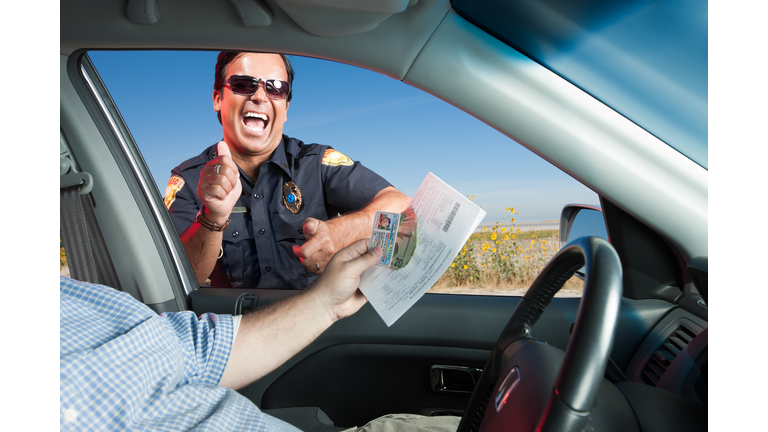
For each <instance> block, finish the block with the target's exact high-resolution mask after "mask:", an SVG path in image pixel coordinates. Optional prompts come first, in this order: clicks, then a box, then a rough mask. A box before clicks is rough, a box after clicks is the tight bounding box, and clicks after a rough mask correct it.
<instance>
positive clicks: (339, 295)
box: [219, 239, 381, 389]
mask: <svg viewBox="0 0 768 432" xmlns="http://www.w3.org/2000/svg"><path fill="white" fill-rule="evenodd" d="M367 249H368V241H367V240H365V239H363V240H359V241H357V242H354V243H352V244H351V245H350V246H348V247H346V248H344V249H342V250H340V251H339V252H338V253H337V254H336V255H335V256H334V257H333V259H332V260H331V261H330V262H329V263H328V266H327V267H326V270H325V272H324V273H323V274H322V276H321V277H320V278H319V279H318V280H317V281H315V283H314V284H312V285H311V286H310V287H309V289H307V290H306V291H302V292H300V293H298V294H296V295H294V296H292V297H290V298H288V299H285V300H283V301H281V302H279V303H276V304H273V305H270V306H268V307H266V308H264V309H260V310H258V311H256V312H254V313H252V314H249V315H246V316H244V317H243V318H242V321H241V323H240V327H239V328H238V330H237V335H236V337H235V341H234V343H233V344H232V351H231V353H230V356H229V360H228V362H227V367H226V369H225V370H224V374H223V376H222V378H221V381H220V382H219V385H220V386H225V387H230V388H233V389H238V388H241V387H244V386H246V385H248V384H250V383H252V382H254V381H256V380H257V379H259V378H261V377H263V376H264V375H266V374H268V373H269V372H271V371H273V370H274V369H276V368H277V367H278V366H280V365H281V364H283V363H285V362H286V361H287V360H289V359H290V358H291V357H293V356H294V355H295V354H296V353H298V352H299V351H301V350H302V349H304V347H306V346H307V345H309V344H310V343H311V342H312V341H314V340H315V339H316V338H317V337H318V336H320V334H322V333H323V332H324V331H325V330H326V329H327V328H328V327H330V326H331V324H333V323H334V322H336V321H338V320H340V319H342V318H345V317H347V316H350V315H352V314H353V313H355V312H357V310H358V309H360V308H361V307H362V306H363V305H364V304H365V302H366V301H367V300H366V298H365V296H363V293H362V292H360V290H358V286H359V285H360V276H361V275H362V273H363V271H365V270H366V269H368V268H370V267H373V266H374V265H375V264H376V262H377V261H378V259H379V258H380V257H381V249H380V248H378V247H377V248H373V249H372V250H371V251H368V250H367Z"/></svg>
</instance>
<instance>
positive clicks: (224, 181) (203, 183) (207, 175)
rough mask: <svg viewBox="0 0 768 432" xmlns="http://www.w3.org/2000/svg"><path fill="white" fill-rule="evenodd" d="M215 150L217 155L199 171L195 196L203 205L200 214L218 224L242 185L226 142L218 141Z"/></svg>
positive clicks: (225, 214)
mask: <svg viewBox="0 0 768 432" xmlns="http://www.w3.org/2000/svg"><path fill="white" fill-rule="evenodd" d="M217 150H218V156H217V157H216V158H215V159H213V160H211V161H209V162H208V163H206V164H205V167H203V170H202V171H201V172H200V181H199V182H198V184H197V196H199V197H200V200H201V201H203V205H204V206H205V209H204V210H203V211H202V213H201V214H202V216H204V217H205V218H206V219H207V220H209V221H211V222H214V223H216V224H218V225H224V223H226V221H227V220H228V219H229V215H230V213H232V208H233V207H234V206H235V203H237V199H238V198H240V195H241V194H242V192H243V185H242V183H240V171H239V170H238V169H237V165H236V164H235V161H234V160H232V153H231V152H230V151H229V146H227V143H225V142H224V141H219V144H218V147H217Z"/></svg>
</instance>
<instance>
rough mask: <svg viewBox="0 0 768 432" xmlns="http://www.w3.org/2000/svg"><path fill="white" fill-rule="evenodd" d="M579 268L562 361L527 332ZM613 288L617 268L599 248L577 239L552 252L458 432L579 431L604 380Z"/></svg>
mask: <svg viewBox="0 0 768 432" xmlns="http://www.w3.org/2000/svg"><path fill="white" fill-rule="evenodd" d="M582 265H583V266H585V268H586V282H585V284H584V294H583V297H582V299H581V304H580V306H579V311H578V314H577V317H576V323H575V325H574V327H573V332H572V334H571V338H570V341H569V342H568V347H567V349H566V351H565V353H563V351H562V350H560V349H558V348H555V347H552V346H550V345H548V344H546V343H544V342H542V341H539V340H536V339H534V338H532V337H531V328H532V327H533V325H534V324H536V321H538V319H539V317H541V315H542V313H543V312H544V309H545V308H546V307H547V305H549V303H550V302H551V301H552V298H554V296H555V294H556V293H557V292H558V291H559V290H560V288H562V286H563V284H564V283H565V282H566V281H567V280H568V279H569V278H570V277H571V276H573V274H574V273H575V272H576V270H578V269H579V268H581V267H582ZM621 287H622V270H621V262H620V260H619V256H618V254H617V253H616V251H615V250H614V249H613V246H611V245H610V244H609V243H608V242H607V241H605V240H603V239H601V238H598V237H581V238H578V239H576V240H574V241H572V242H570V243H569V244H568V245H566V246H565V247H564V248H563V249H562V250H560V251H559V252H558V253H557V254H556V255H555V256H554V257H553V258H552V260H550V262H549V263H548V264H547V266H546V267H545V268H544V269H543V270H542V271H541V273H540V274H539V276H538V277H537V278H536V280H535V281H534V282H533V284H532V285H531V287H530V288H529V289H528V292H527V293H526V294H525V296H524V297H523V299H522V300H521V301H520V304H519V305H518V306H517V308H516V309H515V311H514V313H513V314H512V318H510V320H509V322H508V323H507V326H506V327H505V328H504V331H503V332H502V333H501V336H500V337H499V340H498V342H497V343H496V346H495V347H494V348H493V351H492V352H491V355H490V357H489V358H488V361H487V363H486V365H485V367H484V368H483V373H482V375H481V376H480V378H479V380H478V383H477V386H476V387H475V391H474V393H473V394H472V397H471V398H470V401H469V405H468V406H467V410H466V412H465V414H464V417H463V418H462V420H461V423H460V424H459V428H458V432H480V431H487V432H492V431H502V430H503V431H534V430H535V431H558V432H578V431H581V430H582V428H583V427H584V426H585V425H586V423H587V421H588V420H589V415H590V411H591V410H592V408H593V406H594V404H595V399H596V397H597V393H598V390H599V388H600V385H601V382H602V381H603V375H604V374H605V368H606V364H607V362H608V358H609V354H610V351H611V347H612V345H613V333H614V327H615V326H616V320H617V318H618V313H619V302H620V300H621Z"/></svg>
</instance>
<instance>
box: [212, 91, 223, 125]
mask: <svg viewBox="0 0 768 432" xmlns="http://www.w3.org/2000/svg"><path fill="white" fill-rule="evenodd" d="M212 98H213V110H214V111H216V116H217V117H218V118H219V124H223V123H222V122H221V92H220V91H218V90H214V91H213V97H212Z"/></svg>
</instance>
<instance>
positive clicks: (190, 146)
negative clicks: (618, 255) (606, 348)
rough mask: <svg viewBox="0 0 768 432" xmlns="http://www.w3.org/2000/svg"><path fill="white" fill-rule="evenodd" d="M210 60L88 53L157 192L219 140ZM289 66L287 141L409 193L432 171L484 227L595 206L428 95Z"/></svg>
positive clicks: (339, 69)
mask: <svg viewBox="0 0 768 432" xmlns="http://www.w3.org/2000/svg"><path fill="white" fill-rule="evenodd" d="M217 54H218V53H217V52H130V51H113V52H91V54H90V56H91V59H92V60H93V63H94V64H95V65H96V69H97V70H98V71H99V74H100V75H101V78H102V80H103V81H104V82H105V84H106V86H107V88H108V89H109V91H110V93H111V95H112V97H113V99H114V100H115V102H116V104H117V106H118V108H119V109H120V112H121V114H122V115H123V117H124V119H125V121H126V124H127V125H128V128H129V129H130V131H131V133H132V134H133V137H134V139H135V140H136V142H137V144H138V146H139V149H140V150H141V152H142V154H143V155H144V159H145V160H146V162H147V165H148V166H149V169H150V171H151V172H152V175H153V177H154V179H155V182H156V183H157V185H158V188H159V189H160V190H161V191H164V190H165V185H166V183H167V181H168V177H169V176H170V171H171V169H172V168H174V167H175V166H177V165H178V164H179V163H181V162H182V161H184V160H186V159H189V158H190V157H193V156H196V155H198V154H199V153H200V152H201V151H202V150H203V149H205V148H206V147H208V146H210V145H211V144H214V143H215V142H218V141H219V140H220V139H221V136H222V133H221V125H220V124H219V122H218V120H217V118H216V114H215V113H214V111H213V105H212V102H211V93H212V90H213V76H214V73H213V70H214V64H215V62H216V55H217ZM290 59H291V62H292V64H293V67H294V69H295V71H296V77H295V79H294V87H293V100H292V101H291V103H290V107H289V109H288V121H287V122H286V124H285V128H284V133H285V134H287V135H289V136H293V137H295V138H298V139H300V140H302V141H304V142H305V143H313V142H316V143H321V144H328V145H331V146H333V147H334V148H336V149H337V150H339V151H340V152H342V153H344V154H346V155H347V156H349V157H351V158H352V159H354V160H359V161H361V162H362V163H363V165H365V166H367V167H368V168H371V169H372V170H374V171H376V172H377V173H379V174H380V175H382V176H383V177H384V178H386V179H387V180H389V182H390V183H392V184H393V185H394V186H395V187H397V188H398V189H400V190H401V191H403V192H404V193H406V194H407V195H409V196H412V195H413V194H414V193H415V192H416V189H418V187H419V185H420V184H421V181H422V180H423V179H424V177H425V176H426V175H427V172H429V171H431V172H432V173H434V174H435V175H437V176H438V177H440V178H441V179H443V181H445V182H446V183H448V184H449V185H451V186H453V187H454V188H455V189H456V190H458V191H459V192H460V193H462V194H464V195H474V196H475V197H476V198H475V199H474V202H475V203H477V204H478V205H479V206H481V207H482V208H483V209H484V210H485V211H486V212H488V215H487V216H486V218H485V220H484V221H483V223H495V222H502V218H503V217H505V216H507V213H506V211H505V209H506V208H507V207H515V208H516V210H517V211H518V212H519V215H517V220H518V221H521V222H522V221H541V220H552V219H559V217H560V210H561V209H562V208H563V206H564V205H565V204H568V203H573V202H579V203H586V204H597V203H598V198H597V195H596V194H595V193H594V192H592V191H591V190H590V189H588V188H587V187H585V186H584V185H582V184H581V183H579V182H577V181H576V180H574V179H572V178H571V177H570V176H568V175H567V174H565V173H563V172H562V171H560V170H559V169H558V168H555V167H554V166H553V165H551V164H550V163H549V162H547V161H545V160H543V159H541V158H540V157H539V156H537V155H535V154H534V153H532V152H531V151H529V150H528V149H526V148H525V147H523V146H521V145H519V144H517V143H516V142H514V141H513V140H511V139H509V138H507V137H506V136H504V135H502V134H501V133H499V132H498V131H496V130H495V129H493V128H491V127H490V126H488V125H486V124H485V123H482V122H481V121H479V120H477V119H475V118H474V117H472V116H470V115H469V114H467V113H465V112H463V111H461V110H459V109H457V108H455V107H453V106H452V105H450V104H448V103H446V102H443V101H442V100H440V99H437V98H435V97H433V96H432V95H429V94H428V93H425V92H423V91H421V90H419V89H416V88H414V87H411V86H409V85H407V84H405V83H403V82H400V81H397V80H393V79H391V78H389V77H386V76H384V75H381V74H378V73H376V72H371V71H368V70H365V69H362V68H358V67H355V66H350V65H345V64H340V63H335V62H330V61H325V60H318V59H311V58H306V57H296V56H292V57H290ZM457 85H462V84H461V82H460V81H458V82H457ZM382 149H384V152H382ZM382 154H384V155H385V156H384V157H382Z"/></svg>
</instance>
